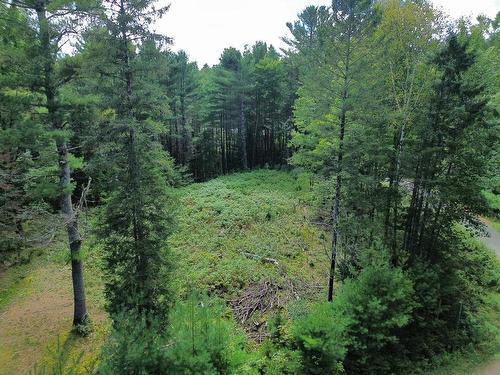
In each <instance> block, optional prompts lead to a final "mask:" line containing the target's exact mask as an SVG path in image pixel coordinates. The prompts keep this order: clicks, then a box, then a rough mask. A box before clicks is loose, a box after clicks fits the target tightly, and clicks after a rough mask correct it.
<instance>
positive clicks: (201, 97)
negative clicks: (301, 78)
mask: <svg viewBox="0 0 500 375" xmlns="http://www.w3.org/2000/svg"><path fill="white" fill-rule="evenodd" d="M169 57H170V60H171V63H170V64H169V66H170V69H169V74H168V76H167V85H166V92H168V93H171V94H172V97H171V98H169V102H168V105H169V108H170V111H171V114H170V116H169V123H168V133H167V134H166V135H165V137H164V140H163V143H164V145H165V147H166V148H167V149H168V151H169V152H170V154H171V155H172V156H173V157H174V158H175V160H176V161H177V162H178V164H179V165H183V166H186V167H188V170H189V171H190V172H191V173H192V175H193V177H194V178H195V179H196V180H206V179H207V178H210V177H214V176H217V175H220V174H226V173H228V172H231V171H236V170H245V169H248V168H257V167H263V166H265V165H268V166H277V165H282V164H285V163H286V162H287V159H288V157H289V156H290V155H289V153H288V149H289V147H288V143H289V140H290V134H291V130H292V105H293V101H294V98H295V90H294V89H295V86H296V85H297V78H296V69H295V68H294V67H293V66H292V65H291V64H290V63H289V62H288V61H287V59H284V58H281V57H280V56H279V54H278V53H277V52H276V50H275V49H274V48H273V47H272V46H270V47H268V46H267V44H266V43H262V42H258V43H256V44H255V45H254V46H253V47H252V48H249V49H246V50H245V51H244V52H243V54H242V53H241V52H240V51H238V50H236V49H234V48H228V49H226V50H224V52H223V53H222V56H221V58H220V63H219V64H218V65H216V66H214V67H212V68H210V67H208V66H205V67H203V68H202V69H201V70H198V69H197V67H196V64H194V63H189V62H188V57H187V55H186V54H185V53H183V52H179V53H178V54H169Z"/></svg>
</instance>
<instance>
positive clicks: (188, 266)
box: [169, 170, 328, 299]
mask: <svg viewBox="0 0 500 375" xmlns="http://www.w3.org/2000/svg"><path fill="white" fill-rule="evenodd" d="M178 199H179V211H178V214H177V220H178V223H177V228H176V230H175V232H174V234H173V235H172V236H171V238H170V241H169V244H170V246H169V247H170V249H171V251H172V252H173V259H174V260H175V266H176V268H175V276H174V286H175V288H174V289H175V290H176V291H178V292H179V296H180V297H185V296H186V295H187V294H189V292H190V291H191V290H197V291H203V292H207V293H209V294H217V295H221V296H223V297H225V299H230V298H233V297H235V296H236V295H238V294H239V293H240V292H241V291H242V289H245V288H246V287H248V286H250V285H252V284H256V283H262V282H265V281H266V280H273V281H274V282H277V283H286V282H288V281H290V280H294V282H296V283H297V284H303V285H321V284H322V283H323V282H324V275H325V272H326V266H327V264H328V258H327V255H326V254H327V253H326V250H327V247H328V242H327V238H328V236H327V235H326V233H324V232H323V231H322V230H321V229H320V228H318V227H317V226H315V225H314V224H312V221H313V219H312V214H313V212H312V210H311V208H310V206H309V202H310V201H311V199H312V193H311V190H310V186H309V177H308V176H307V175H306V174H300V173H287V172H283V171H274V170H259V171H254V172H248V173H240V174H234V175H231V176H224V177H219V178H217V179H215V180H212V181H209V182H206V183H201V184H193V185H190V186H188V187H186V188H183V189H181V190H180V191H179V192H178Z"/></svg>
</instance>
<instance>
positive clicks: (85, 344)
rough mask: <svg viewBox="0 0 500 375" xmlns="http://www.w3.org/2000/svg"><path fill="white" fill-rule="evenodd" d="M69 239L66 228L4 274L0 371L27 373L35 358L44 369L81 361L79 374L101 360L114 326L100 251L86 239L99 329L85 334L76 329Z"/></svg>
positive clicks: (90, 298) (90, 294)
mask: <svg viewBox="0 0 500 375" xmlns="http://www.w3.org/2000/svg"><path fill="white" fill-rule="evenodd" d="M64 239H65V237H64V233H63V232H62V233H61V234H60V236H58V240H56V241H55V242H54V243H52V244H51V245H50V247H49V248H46V249H43V250H39V251H37V252H36V255H35V256H34V258H33V259H32V260H31V262H30V263H29V264H24V265H20V266H16V267H13V268H10V269H8V270H7V271H5V272H4V273H3V274H2V275H0V364H1V366H0V375H10V374H25V373H28V372H29V371H32V370H33V369H34V366H35V364H36V365H37V367H38V368H39V369H40V368H42V367H47V368H52V367H53V366H54V365H55V364H56V363H57V366H61V367H62V368H63V369H64V368H66V369H67V368H73V367H76V368H75V370H76V371H75V373H76V374H78V373H80V372H81V373H85V368H86V367H89V366H91V365H92V364H93V363H94V362H96V360H97V356H98V354H99V348H100V347H101V345H102V343H103V342H104V340H105V338H106V336H107V332H108V331H109V321H108V319H107V317H106V314H105V313H104V308H103V297H102V273H101V271H100V266H99V264H98V262H99V256H96V254H95V252H94V253H92V252H91V251H90V246H89V245H90V244H89V243H86V244H85V249H84V250H85V251H86V252H87V254H86V256H85V259H86V267H85V276H86V284H87V304H88V306H89V313H90V316H91V319H92V322H93V328H94V331H93V333H92V334H91V335H90V336H89V337H87V338H84V339H82V338H79V337H76V336H75V335H73V334H72V332H71V329H72V317H73V294H72V288H71V267H70V265H69V262H68V261H69V255H68V249H67V247H66V243H65V240H64ZM77 359H78V360H77ZM75 363H78V365H77V366H75ZM79 370H81V371H79Z"/></svg>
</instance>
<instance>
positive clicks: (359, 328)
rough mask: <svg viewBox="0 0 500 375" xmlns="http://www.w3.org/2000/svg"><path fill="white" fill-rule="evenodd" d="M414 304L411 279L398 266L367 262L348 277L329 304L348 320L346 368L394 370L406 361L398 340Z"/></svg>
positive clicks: (353, 370) (365, 371) (360, 371)
mask: <svg viewBox="0 0 500 375" xmlns="http://www.w3.org/2000/svg"><path fill="white" fill-rule="evenodd" d="M413 308H414V303H413V287H412V283H411V281H410V280H409V279H408V277H406V276H405V274H404V273H403V272H402V270H400V269H398V268H390V267H389V266H369V267H367V268H365V269H364V270H363V271H362V272H361V273H360V274H359V276H358V277H357V278H356V279H352V280H349V281H347V282H346V284H345V285H344V286H343V288H342V290H341V292H340V294H339V295H338V296H337V298H336V299H335V301H334V303H333V305H332V307H331V309H332V311H333V314H334V315H336V316H342V317H344V318H345V319H346V320H347V327H346V328H345V332H344V335H345V336H346V337H348V338H349V341H348V342H347V355H346V357H345V361H344V366H345V369H346V372H347V373H348V374H389V373H392V372H397V369H398V367H399V366H401V365H402V364H403V363H404V362H405V360H404V358H403V355H404V353H403V352H402V350H401V346H400V345H399V340H400V337H401V334H402V328H403V327H405V326H407V325H408V323H409V322H410V320H411V312H412V310H413ZM325 309H326V308H325ZM337 329H338V328H337Z"/></svg>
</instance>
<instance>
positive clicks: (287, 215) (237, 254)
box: [0, 170, 500, 375]
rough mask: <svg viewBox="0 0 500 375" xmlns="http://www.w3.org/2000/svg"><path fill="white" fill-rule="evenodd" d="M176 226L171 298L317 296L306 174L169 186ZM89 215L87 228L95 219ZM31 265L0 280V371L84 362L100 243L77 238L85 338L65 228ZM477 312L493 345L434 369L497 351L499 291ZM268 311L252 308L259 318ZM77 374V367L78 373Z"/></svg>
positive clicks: (94, 341)
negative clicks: (86, 315)
mask: <svg viewBox="0 0 500 375" xmlns="http://www.w3.org/2000/svg"><path fill="white" fill-rule="evenodd" d="M174 194H176V196H177V200H178V204H177V206H178V210H177V212H176V215H175V216H176V217H177V225H176V228H174V231H173V233H172V235H171V236H170V239H169V251H170V252H171V257H170V258H171V259H172V260H173V270H174V271H173V273H172V283H173V286H174V287H173V290H174V291H175V292H176V293H177V297H179V298H183V297H185V296H186V295H188V294H189V292H190V291H192V290H196V291H204V292H207V293H208V294H211V295H218V296H221V297H223V298H224V299H225V300H227V301H234V300H238V299H239V298H240V297H241V296H242V294H244V293H245V292H246V291H249V290H252V287H254V286H259V285H262V283H265V282H266V281H270V280H272V281H273V282H274V283H276V285H277V287H278V288H279V293H280V296H279V297H280V301H282V303H283V304H286V303H288V302H289V301H291V300H293V298H288V297H290V296H287V293H290V292H291V291H290V288H287V285H293V288H294V289H293V291H292V292H293V293H294V295H293V297H296V296H297V295H302V296H304V297H305V296H306V295H307V297H308V298H311V297H312V298H314V297H315V296H319V297H323V296H324V293H325V285H324V284H325V280H326V277H327V274H328V249H329V233H327V232H326V231H324V230H323V229H322V228H321V227H319V226H317V225H315V224H314V221H315V218H314V216H313V214H314V212H313V209H312V208H311V203H312V202H313V201H314V198H315V197H314V194H313V193H312V191H311V188H310V183H309V177H308V176H307V175H305V174H295V173H287V172H282V171H272V170H260V171H254V172H249V173H241V174H235V175H231V176H224V177H220V178H217V179H215V180H212V181H209V182H206V183H199V184H192V185H189V186H187V187H184V188H181V189H177V190H176V191H175V193H174ZM84 219H87V221H88V223H87V226H88V227H92V226H93V225H94V224H93V223H92V217H90V218H88V217H87V218H84ZM84 228H85V227H84ZM60 238H61V240H60V241H56V242H55V243H53V244H52V245H51V247H50V248H48V249H45V250H44V251H41V252H39V253H38V255H37V256H36V257H35V258H34V259H33V261H32V262H31V263H30V264H25V265H20V266H16V267H14V268H11V269H9V270H8V271H7V272H5V273H4V274H3V275H2V276H1V277H0V363H2V366H0V375H6V374H13V373H24V372H26V371H28V370H30V369H32V368H33V365H34V364H35V363H38V365H39V366H44V365H48V366H51V365H54V364H58V365H61V366H63V367H64V366H67V367H73V366H74V365H73V364H74V363H75V361H77V359H79V357H80V353H82V352H83V356H82V358H80V360H78V361H77V362H78V366H76V367H77V370H78V369H81V370H83V369H84V368H86V367H89V366H91V365H92V364H93V363H94V362H95V361H96V359H97V356H98V354H99V348H100V347H101V345H102V343H103V342H104V340H105V338H106V336H107V334H108V332H109V329H110V327H109V321H108V319H107V317H106V314H105V313H104V298H103V294H102V285H103V279H102V271H101V258H102V257H101V254H100V248H99V246H98V244H96V243H95V241H93V240H92V237H91V236H87V237H86V240H85V242H84V253H85V257H84V259H85V273H86V285H87V299H88V306H89V308H90V313H91V317H92V320H93V322H94V332H93V333H92V335H91V336H90V337H89V338H86V339H81V338H76V337H74V336H73V335H72V334H71V333H70V331H71V317H72V293H71V272H70V267H69V264H68V260H69V259H68V253H67V248H66V244H65V238H64V233H62V234H61V236H60ZM488 302H489V303H488V307H487V308H485V309H484V311H482V314H484V316H486V317H487V318H488V319H487V320H488V321H489V322H490V323H489V326H488V330H489V331H490V332H494V333H495V334H496V335H497V336H496V337H497V340H496V342H485V344H484V345H483V347H481V348H479V349H475V350H474V351H472V350H471V351H470V352H469V353H460V354H453V355H449V356H443V357H442V358H440V359H439V363H436V366H438V365H439V369H438V370H436V371H435V372H432V373H431V374H432V375H445V374H446V375H450V374H457V375H460V374H464V375H465V374H473V373H474V370H475V369H477V368H479V367H481V366H482V365H484V364H485V363H486V362H487V361H488V359H490V358H491V357H492V355H493V353H494V352H495V351H498V347H499V345H500V344H499V340H500V337H499V336H498V332H499V327H500V295H499V294H492V295H491V296H490V298H489V301H488ZM265 318H266V316H265V315H262V316H260V315H259V314H254V316H252V317H251V319H250V320H251V321H252V323H256V324H258V323H259V321H262V320H263V319H265ZM77 373H78V371H77Z"/></svg>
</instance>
